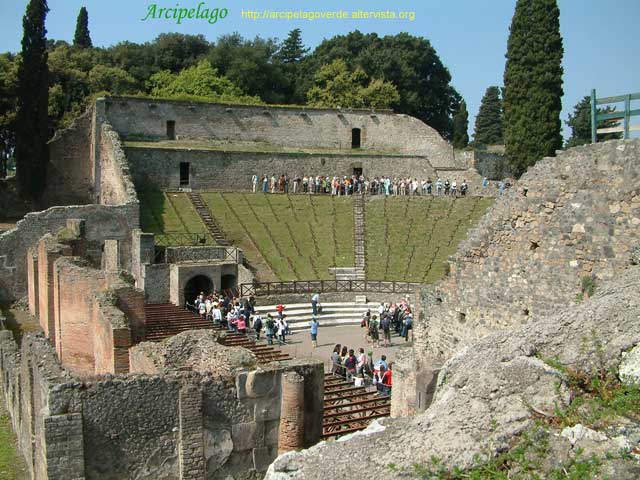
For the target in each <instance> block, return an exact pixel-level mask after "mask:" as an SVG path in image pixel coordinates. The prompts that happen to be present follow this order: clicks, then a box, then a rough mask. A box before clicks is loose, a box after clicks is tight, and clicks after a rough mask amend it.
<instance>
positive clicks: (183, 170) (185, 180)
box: [180, 162, 190, 187]
mask: <svg viewBox="0 0 640 480" xmlns="http://www.w3.org/2000/svg"><path fill="white" fill-rule="evenodd" d="M189 166H190V165H189V162H180V186H181V187H182V186H184V185H189V182H190V179H189V170H190V168H189Z"/></svg>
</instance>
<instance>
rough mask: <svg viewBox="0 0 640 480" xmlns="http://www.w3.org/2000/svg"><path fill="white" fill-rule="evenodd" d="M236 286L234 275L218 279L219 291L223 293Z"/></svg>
mask: <svg viewBox="0 0 640 480" xmlns="http://www.w3.org/2000/svg"><path fill="white" fill-rule="evenodd" d="M237 286H238V281H237V280H236V276H235V275H222V278H221V279H220V290H222V291H225V290H229V289H232V288H236V287H237Z"/></svg>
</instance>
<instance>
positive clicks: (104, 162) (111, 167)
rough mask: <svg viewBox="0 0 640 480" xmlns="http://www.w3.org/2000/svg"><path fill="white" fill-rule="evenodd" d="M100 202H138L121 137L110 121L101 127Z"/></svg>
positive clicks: (106, 203) (116, 203)
mask: <svg viewBox="0 0 640 480" xmlns="http://www.w3.org/2000/svg"><path fill="white" fill-rule="evenodd" d="M98 192H99V193H98V195H99V200H100V201H99V203H101V204H103V205H123V204H134V205H136V204H138V197H137V195H136V190H135V187H134V186H133V182H132V181H131V177H130V175H129V165H128V162H127V159H126V157H125V154H124V151H123V149H122V144H121V143H120V137H119V135H118V134H117V132H115V131H114V130H113V128H112V127H111V125H109V123H108V122H104V123H102V125H101V127H100V188H99V190H98Z"/></svg>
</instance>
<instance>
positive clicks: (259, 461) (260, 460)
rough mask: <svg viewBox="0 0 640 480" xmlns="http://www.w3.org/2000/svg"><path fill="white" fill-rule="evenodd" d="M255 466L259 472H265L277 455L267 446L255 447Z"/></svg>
mask: <svg viewBox="0 0 640 480" xmlns="http://www.w3.org/2000/svg"><path fill="white" fill-rule="evenodd" d="M252 453H253V468H255V469H256V471H257V472H264V471H266V470H267V468H269V465H271V462H272V461H273V460H275V457H274V456H272V455H271V452H270V450H269V449H268V448H267V447H260V448H254V449H253V452H252Z"/></svg>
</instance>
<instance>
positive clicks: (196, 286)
mask: <svg viewBox="0 0 640 480" xmlns="http://www.w3.org/2000/svg"><path fill="white" fill-rule="evenodd" d="M200 292H204V294H205V295H208V294H210V293H211V292H213V282H212V281H211V279H210V278H209V277H207V276H206V275H196V276H195V277H193V278H192V279H191V280H189V281H188V282H187V284H186V285H185V287H184V301H185V302H189V303H193V301H194V300H195V299H196V297H197V296H198V295H199V294H200Z"/></svg>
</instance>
